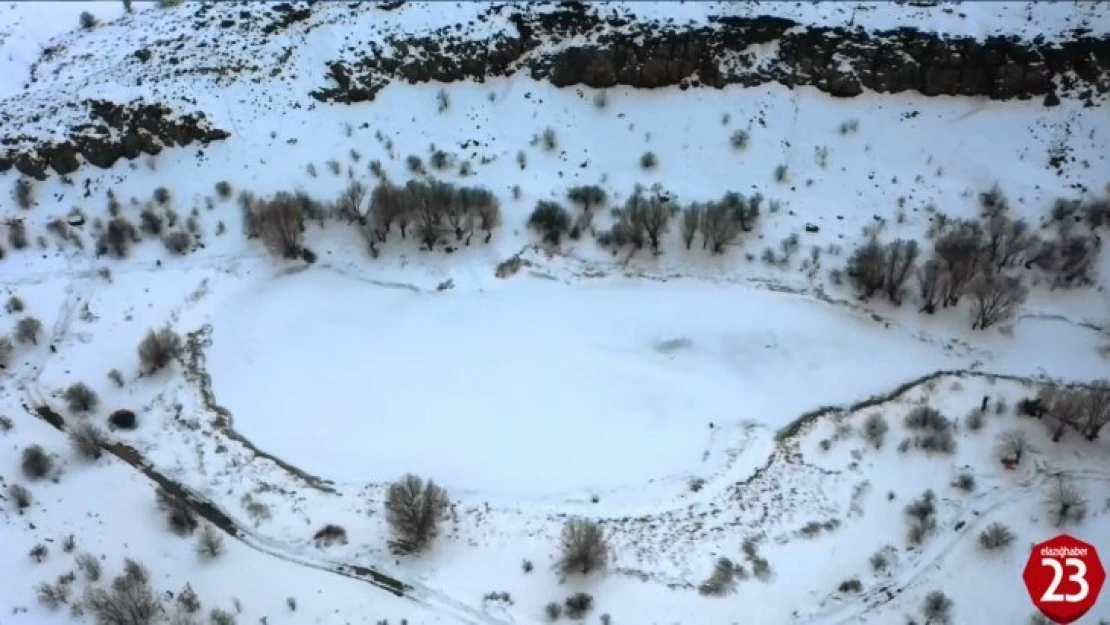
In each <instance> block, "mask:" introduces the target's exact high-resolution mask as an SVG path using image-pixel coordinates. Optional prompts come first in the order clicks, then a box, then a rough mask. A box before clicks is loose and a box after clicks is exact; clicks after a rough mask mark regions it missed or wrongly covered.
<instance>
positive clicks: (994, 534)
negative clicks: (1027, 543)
mask: <svg viewBox="0 0 1110 625" xmlns="http://www.w3.org/2000/svg"><path fill="white" fill-rule="evenodd" d="M1012 542H1014V533H1013V532H1011V531H1010V528H1008V527H1006V526H1005V525H1003V524H1001V523H997V522H995V523H991V524H990V525H988V526H987V529H985V530H983V531H982V532H981V533H980V534H979V545H980V546H981V547H982V548H983V549H986V550H988V551H995V550H998V549H1002V548H1004V547H1006V546H1008V545H1009V544H1010V543H1012Z"/></svg>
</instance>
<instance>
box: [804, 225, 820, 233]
mask: <svg viewBox="0 0 1110 625" xmlns="http://www.w3.org/2000/svg"><path fill="white" fill-rule="evenodd" d="M820 230H821V228H820V227H818V226H817V224H813V223H807V224H806V232H820Z"/></svg>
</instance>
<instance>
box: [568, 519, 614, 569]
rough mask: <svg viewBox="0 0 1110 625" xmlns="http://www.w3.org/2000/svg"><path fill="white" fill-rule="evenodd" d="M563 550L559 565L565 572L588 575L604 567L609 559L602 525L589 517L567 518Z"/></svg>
mask: <svg viewBox="0 0 1110 625" xmlns="http://www.w3.org/2000/svg"><path fill="white" fill-rule="evenodd" d="M561 550H562V553H561V555H560V557H559V564H558V566H559V570H560V571H562V572H563V573H564V574H572V573H579V574H582V575H588V574H589V573H590V572H591V571H594V570H599V569H604V568H605V566H606V564H607V563H608V561H609V546H608V543H607V541H606V539H605V534H604V533H603V532H602V530H601V526H599V525H598V524H597V523H595V522H594V521H590V520H587V519H568V520H567V522H566V524H564V525H563V535H562V542H561Z"/></svg>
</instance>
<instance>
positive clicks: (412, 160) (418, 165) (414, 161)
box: [405, 154, 424, 174]
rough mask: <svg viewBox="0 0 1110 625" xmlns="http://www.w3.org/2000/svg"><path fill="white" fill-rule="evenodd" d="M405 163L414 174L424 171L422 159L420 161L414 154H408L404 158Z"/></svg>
mask: <svg viewBox="0 0 1110 625" xmlns="http://www.w3.org/2000/svg"><path fill="white" fill-rule="evenodd" d="M405 165H407V166H408V168H409V171H411V172H412V173H414V174H422V173H424V161H422V160H421V159H420V157H419V156H417V155H415V154H410V155H409V156H408V157H407V158H405Z"/></svg>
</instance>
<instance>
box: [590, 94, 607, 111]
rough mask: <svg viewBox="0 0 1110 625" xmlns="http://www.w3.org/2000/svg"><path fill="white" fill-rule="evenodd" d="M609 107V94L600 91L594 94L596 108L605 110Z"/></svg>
mask: <svg viewBox="0 0 1110 625" xmlns="http://www.w3.org/2000/svg"><path fill="white" fill-rule="evenodd" d="M607 106H609V94H608V93H607V92H605V91H598V92H597V93H595V94H594V107H596V108H598V109H604V108H605V107H607Z"/></svg>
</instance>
